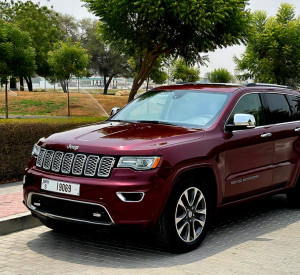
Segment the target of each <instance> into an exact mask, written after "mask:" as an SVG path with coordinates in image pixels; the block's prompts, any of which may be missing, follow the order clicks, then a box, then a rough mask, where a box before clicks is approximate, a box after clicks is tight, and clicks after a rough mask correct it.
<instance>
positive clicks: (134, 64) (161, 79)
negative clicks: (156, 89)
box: [128, 57, 169, 91]
mask: <svg viewBox="0 0 300 275" xmlns="http://www.w3.org/2000/svg"><path fill="white" fill-rule="evenodd" d="M167 61H168V60H167V59H164V58H163V57H160V58H159V59H158V60H157V62H156V63H155V65H154V66H153V68H152V70H151V73H150V74H149V75H148V77H147V79H146V82H147V86H146V91H148V86H149V82H150V79H151V80H152V81H153V82H154V83H155V84H163V83H165V82H166V80H167V79H168V78H169V76H168V74H167V73H166V72H165V71H164V66H165V63H166V62H167ZM128 63H129V65H130V67H131V69H132V72H133V76H134V77H136V76H137V74H138V73H139V60H138V58H133V57H132V58H130V59H129V61H128Z"/></svg>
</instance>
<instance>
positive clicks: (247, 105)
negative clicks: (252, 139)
mask: <svg viewBox="0 0 300 275" xmlns="http://www.w3.org/2000/svg"><path fill="white" fill-rule="evenodd" d="M235 114H250V115H253V116H254V118H255V121H256V126H261V125H264V114H263V108H262V104H261V100H260V96H259V94H247V95H244V96H243V97H242V98H240V100H239V101H238V103H237V105H236V106H235V107H234V109H233V111H232V112H231V114H230V117H229V119H228V122H227V124H233V117H234V115H235Z"/></svg>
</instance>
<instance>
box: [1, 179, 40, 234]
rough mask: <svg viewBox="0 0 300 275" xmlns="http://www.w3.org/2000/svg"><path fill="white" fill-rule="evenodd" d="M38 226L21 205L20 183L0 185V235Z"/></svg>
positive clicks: (21, 188)
mask: <svg viewBox="0 0 300 275" xmlns="http://www.w3.org/2000/svg"><path fill="white" fill-rule="evenodd" d="M38 225H40V222H39V221H38V219H36V218H34V217H32V216H31V213H30V212H29V211H28V209H27V208H26V207H25V206H24V205H23V186H22V182H15V183H8V184H1V185H0V235H5V234H9V233H12V232H15V231H19V230H23V229H27V228H32V227H35V226H38Z"/></svg>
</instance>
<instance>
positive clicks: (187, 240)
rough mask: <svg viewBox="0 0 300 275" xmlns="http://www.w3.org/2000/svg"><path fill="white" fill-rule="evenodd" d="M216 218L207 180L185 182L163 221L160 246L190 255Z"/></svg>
mask: <svg viewBox="0 0 300 275" xmlns="http://www.w3.org/2000/svg"><path fill="white" fill-rule="evenodd" d="M211 215H212V200H211V196H210V194H209V192H208V188H207V184H206V182H205V181H203V180H202V181H201V180H200V182H199V179H196V178H192V177H190V178H186V179H181V180H180V181H179V182H177V184H176V185H175V187H174V190H173V191H172V192H171V194H170V197H169V200H168V202H167V204H166V206H165V209H164V211H163V213H162V215H161V217H160V218H159V220H158V222H157V224H156V228H155V235H156V239H157V240H158V242H159V243H158V244H159V245H161V246H162V247H163V248H165V249H167V250H171V251H173V252H187V251H190V250H193V249H195V248H196V247H197V246H199V245H200V244H201V242H202V241H203V239H204V237H205V235H206V232H207V227H208V225H209V223H210V220H211Z"/></svg>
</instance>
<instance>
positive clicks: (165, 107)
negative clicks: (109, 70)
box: [110, 90, 230, 128]
mask: <svg viewBox="0 0 300 275" xmlns="http://www.w3.org/2000/svg"><path fill="white" fill-rule="evenodd" d="M229 97H230V94H228V93H222V92H206V91H195V90H171V91H150V92H147V93H145V94H143V95H141V96H140V97H138V98H137V99H135V100H134V101H133V102H131V103H130V104H129V105H127V106H126V107H125V108H123V109H122V110H120V112H118V113H117V114H116V115H115V116H114V117H112V118H111V119H110V120H112V121H116V120H118V121H130V122H149V123H158V124H171V125H177V126H185V127H193V128H208V127H210V126H211V125H213V123H214V122H215V121H216V120H217V118H218V116H219V114H220V113H221V111H222V109H223V107H224V106H225V104H226V103H227V101H228V99H229Z"/></svg>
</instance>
